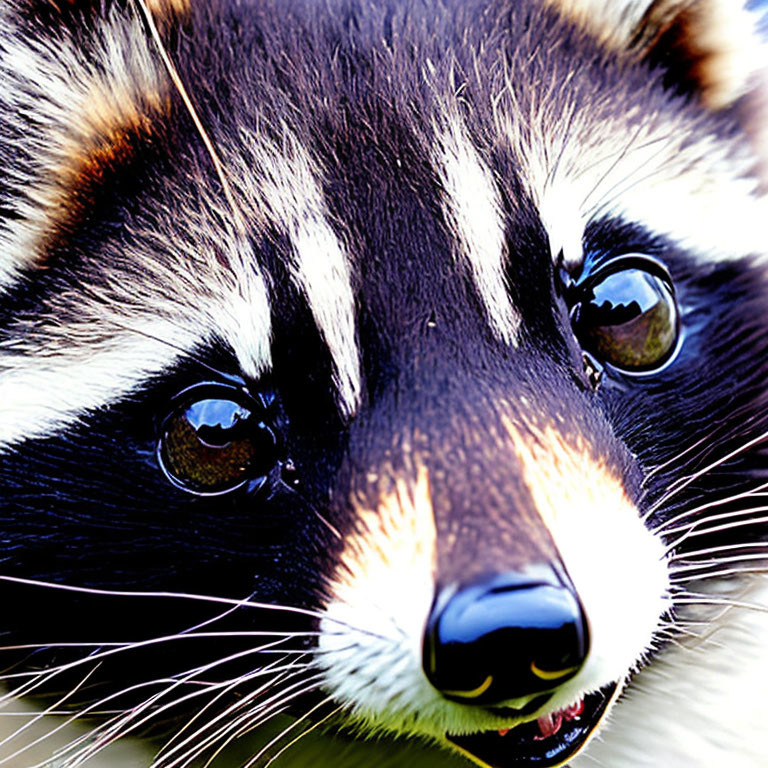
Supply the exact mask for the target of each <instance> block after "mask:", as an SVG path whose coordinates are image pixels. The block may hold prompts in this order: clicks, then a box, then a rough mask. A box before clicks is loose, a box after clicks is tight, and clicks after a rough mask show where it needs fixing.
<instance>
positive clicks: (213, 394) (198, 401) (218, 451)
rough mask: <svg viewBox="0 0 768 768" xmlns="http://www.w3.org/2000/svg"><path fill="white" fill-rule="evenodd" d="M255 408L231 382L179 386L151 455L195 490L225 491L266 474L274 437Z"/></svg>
mask: <svg viewBox="0 0 768 768" xmlns="http://www.w3.org/2000/svg"><path fill="white" fill-rule="evenodd" d="M258 411H259V408H258V406H257V404H256V403H255V402H251V401H250V399H249V398H248V397H247V396H246V395H245V394H244V393H243V392H241V391H240V390H238V389H237V388H235V387H229V386H224V385H217V384H207V385H199V386H197V387H193V388H192V389H189V390H186V391H185V392H182V394H181V395H179V397H178V398H176V401H175V403H174V407H173V410H172V411H171V412H170V414H169V415H168V416H167V417H166V419H165V420H164V421H163V423H162V426H161V428H160V436H159V440H158V445H157V456H158V459H159V461H160V465H161V466H162V468H163V470H164V471H165V474H166V475H167V476H168V478H169V479H170V480H171V482H172V483H173V484H174V485H177V486H178V487H180V488H182V489H184V490H185V491H189V492H190V493H194V494H198V495H213V494H219V493H226V492H227V491H231V490H233V489H235V488H237V487H239V486H241V485H243V484H244V483H246V482H248V481H249V480H253V479H256V478H259V477H263V476H265V475H266V474H268V472H269V471H270V469H271V468H272V467H273V466H274V464H275V462H276V460H277V449H276V439H275V435H274V433H273V432H272V430H271V429H270V428H269V427H268V426H267V425H266V424H265V423H264V422H263V420H262V419H261V417H260V416H259V413H258Z"/></svg>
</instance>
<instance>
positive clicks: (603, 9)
mask: <svg viewBox="0 0 768 768" xmlns="http://www.w3.org/2000/svg"><path fill="white" fill-rule="evenodd" d="M545 2H548V3H549V4H550V5H551V6H553V7H555V8H557V9H558V10H559V11H560V12H561V13H563V14H564V15H565V16H566V17H568V18H570V19H572V20H573V21H574V22H576V23H577V24H578V25H579V26H581V27H583V28H585V29H587V30H588V31H589V32H590V33H592V34H593V35H595V36H597V37H598V38H599V39H601V40H602V41H603V42H604V43H605V44H606V45H608V46H609V47H611V48H613V49H615V50H616V51H617V52H619V51H620V52H623V53H625V54H627V55H629V56H630V57H632V58H640V59H642V60H645V61H647V62H648V63H650V64H651V65H652V66H653V67H655V68H658V69H661V70H663V71H664V73H665V74H664V82H665V84H666V86H667V87H668V88H670V89H671V90H674V91H677V92H679V93H684V94H689V95H691V96H693V97H695V98H699V99H700V100H701V101H702V102H703V103H704V104H706V105H707V106H708V107H710V108H711V109H715V110H716V109H722V108H725V107H728V106H730V105H731V104H733V103H735V102H736V101H737V100H738V99H739V98H741V97H742V96H744V95H745V94H747V93H748V92H749V91H750V90H751V89H752V88H754V87H755V86H756V83H757V81H756V78H757V76H758V74H759V70H760V69H764V68H766V66H768V54H767V53H766V46H765V44H764V42H763V41H761V40H760V36H759V34H758V31H757V29H758V17H757V14H756V13H754V12H751V11H748V10H747V9H746V7H745V3H747V2H749V0H545Z"/></svg>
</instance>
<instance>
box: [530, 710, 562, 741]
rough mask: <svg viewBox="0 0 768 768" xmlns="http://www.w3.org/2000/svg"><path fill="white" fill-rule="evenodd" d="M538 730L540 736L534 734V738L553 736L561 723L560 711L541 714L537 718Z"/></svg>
mask: <svg viewBox="0 0 768 768" xmlns="http://www.w3.org/2000/svg"><path fill="white" fill-rule="evenodd" d="M537 722H538V724H539V730H540V731H541V736H534V737H533V738H534V739H536V740H539V741H540V740H541V739H547V738H549V737H550V736H554V735H555V734H556V733H557V732H558V731H559V730H560V726H561V725H562V724H563V713H562V712H550V713H549V714H548V715H543V716H542V717H540V718H539V719H538V721H537Z"/></svg>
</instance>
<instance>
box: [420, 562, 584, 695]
mask: <svg viewBox="0 0 768 768" xmlns="http://www.w3.org/2000/svg"><path fill="white" fill-rule="evenodd" d="M588 651H589V632H588V629H587V623H586V619H585V617H584V613H583V610H582V608H581V605H580V603H579V600H578V598H577V597H576V594H575V592H574V590H573V588H572V587H571V586H570V585H567V584H564V583H563V582H562V581H561V580H560V579H559V578H558V577H557V576H555V574H554V573H553V574H552V578H551V579H550V578H547V579H539V578H536V579H532V578H531V577H530V576H529V575H525V574H520V573H516V572H507V573H503V574H498V575H494V576H492V577H488V578H486V579H483V580H482V581H479V582H473V583H472V584H470V585H467V586H464V587H461V588H459V589H454V590H451V591H449V592H447V591H444V592H443V593H442V594H440V595H438V599H437V600H436V601H435V605H434V606H433V609H432V613H431V615H430V619H429V622H428V624H427V628H426V631H425V634H424V649H423V666H424V671H425V673H426V675H427V678H428V679H429V681H430V683H432V685H433V686H434V687H435V688H436V689H437V690H438V691H440V692H441V693H442V694H443V696H445V697H446V698H448V699H452V700H455V701H461V702H463V703H466V704H482V705H487V704H498V703H499V702H502V701H505V700H508V699H516V698H521V697H526V696H530V695H533V694H537V693H541V692H543V691H546V690H551V689H552V688H554V687H555V686H557V685H558V684H560V683H562V682H565V681H566V680H568V679H570V678H572V677H573V676H574V675H575V674H576V673H577V672H578V671H579V669H580V668H581V667H582V665H583V664H584V661H585V660H586V657H587V653H588Z"/></svg>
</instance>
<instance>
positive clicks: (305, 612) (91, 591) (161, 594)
mask: <svg viewBox="0 0 768 768" xmlns="http://www.w3.org/2000/svg"><path fill="white" fill-rule="evenodd" d="M0 581H6V582H10V583H13V584H23V585H25V586H33V587H44V588H46V589H58V590H62V591H64V592H76V593H80V594H87V595H97V596H107V597H127V598H157V599H170V600H193V601H199V602H203V603H211V604H219V605H231V606H235V607H239V608H253V609H257V610H267V611H277V612H284V613H291V614H297V615H300V616H308V617H310V618H313V619H322V620H323V621H330V622H332V623H334V624H338V625H339V626H342V627H346V628H347V629H353V630H355V631H356V632H360V633H361V634H365V635H369V636H371V637H377V638H378V639H382V638H380V637H379V636H378V635H376V634H375V633H373V632H370V631H367V630H364V629H362V628H357V627H355V626H354V625H352V624H349V623H348V622H345V621H341V620H340V619H336V618H334V617H332V616H330V615H328V614H326V613H323V612H321V611H317V610H312V609H309V608H298V607H295V606H289V605H280V604H279V603H278V604H274V603H261V602H257V601H255V600H251V599H246V600H235V599H233V598H227V597H217V596H214V595H200V594H196V593H193V592H167V591H162V590H161V591H157V592H152V591H141V590H117V589H100V588H97V587H78V586H73V585H70V584H57V583H55V582H47V581H40V580H38V579H25V578H22V577H19V576H7V575H0Z"/></svg>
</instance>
